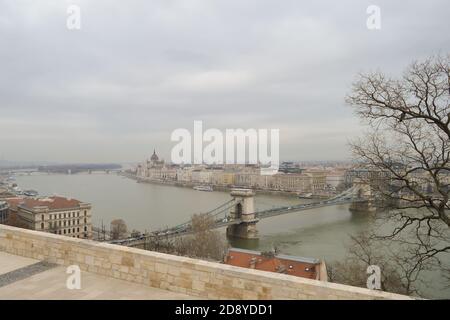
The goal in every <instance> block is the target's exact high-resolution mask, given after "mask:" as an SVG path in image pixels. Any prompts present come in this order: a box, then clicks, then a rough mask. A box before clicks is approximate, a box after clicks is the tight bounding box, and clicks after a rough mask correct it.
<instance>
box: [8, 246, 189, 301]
mask: <svg viewBox="0 0 450 320" xmlns="http://www.w3.org/2000/svg"><path fill="white" fill-rule="evenodd" d="M68 276H69V275H68V274H66V267H64V266H58V265H56V264H51V263H47V262H42V261H39V260H35V259H30V258H24V257H20V256H16V255H12V254H9V253H6V252H0V299H36V300H41V299H44V300H53V299H63V300H64V299H114V300H120V299H134V300H139V299H151V300H157V299H179V300H183V299H196V297H194V296H189V295H187V294H182V293H177V292H171V291H168V290H162V289H159V288H153V287H149V286H145V285H143V284H136V283H131V282H128V281H125V280H119V279H114V278H110V277H106V276H101V275H97V274H94V273H91V272H83V273H82V277H81V289H80V290H69V289H67V287H66V280H67V277H68Z"/></svg>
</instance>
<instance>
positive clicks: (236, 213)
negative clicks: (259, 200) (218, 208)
mask: <svg viewBox="0 0 450 320" xmlns="http://www.w3.org/2000/svg"><path fill="white" fill-rule="evenodd" d="M231 196H232V197H233V198H234V199H235V200H236V205H235V206H234V207H233V208H232V209H231V212H230V218H231V219H232V220H234V219H240V220H241V223H239V224H233V225H230V226H228V227H227V236H229V237H233V238H241V239H258V230H257V229H256V223H257V222H258V221H259V219H258V218H256V217H255V201H254V196H255V193H254V192H253V190H250V189H233V190H231Z"/></svg>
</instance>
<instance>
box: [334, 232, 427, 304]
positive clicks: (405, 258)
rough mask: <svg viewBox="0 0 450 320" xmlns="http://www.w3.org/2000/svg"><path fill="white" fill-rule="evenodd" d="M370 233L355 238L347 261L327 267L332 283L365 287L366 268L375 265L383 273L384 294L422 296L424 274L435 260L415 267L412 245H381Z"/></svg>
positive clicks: (381, 279)
mask: <svg viewBox="0 0 450 320" xmlns="http://www.w3.org/2000/svg"><path fill="white" fill-rule="evenodd" d="M371 233H372V232H367V231H366V232H364V233H360V234H358V235H357V236H353V237H352V238H351V243H350V246H349V250H348V254H347V256H346V257H345V259H344V260H342V261H340V262H335V263H330V264H328V265H327V272H328V279H329V281H331V282H337V283H343V284H348V285H353V286H358V287H366V285H367V278H368V274H367V267H368V266H373V265H376V266H378V267H379V268H380V270H381V278H380V284H381V288H380V289H381V290H383V291H389V292H394V293H399V294H406V295H416V296H422V293H421V292H420V290H419V287H420V286H422V287H424V286H426V283H425V282H424V281H423V279H422V278H421V275H422V272H423V271H429V270H433V269H434V267H435V263H434V261H432V260H433V259H428V260H424V261H422V262H421V263H416V261H414V260H411V259H410V253H409V250H411V247H410V246H409V245H405V244H399V243H393V242H391V241H388V240H384V241H379V240H376V239H375V238H373V237H371Z"/></svg>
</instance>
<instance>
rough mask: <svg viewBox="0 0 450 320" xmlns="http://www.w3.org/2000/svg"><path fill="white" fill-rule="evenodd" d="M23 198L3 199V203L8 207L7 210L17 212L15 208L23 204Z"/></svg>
mask: <svg viewBox="0 0 450 320" xmlns="http://www.w3.org/2000/svg"><path fill="white" fill-rule="evenodd" d="M23 200H24V199H23V198H20V197H14V198H7V199H4V201H6V202H7V203H8V205H9V208H10V209H11V210H17V206H18V205H19V204H20V203H22V202H23Z"/></svg>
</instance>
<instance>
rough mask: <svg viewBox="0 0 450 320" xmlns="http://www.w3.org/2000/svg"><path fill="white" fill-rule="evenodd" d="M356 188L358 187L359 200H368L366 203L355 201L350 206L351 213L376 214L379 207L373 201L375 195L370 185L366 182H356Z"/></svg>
mask: <svg viewBox="0 0 450 320" xmlns="http://www.w3.org/2000/svg"><path fill="white" fill-rule="evenodd" d="M353 185H354V186H357V187H358V198H359V199H366V200H365V201H357V202H356V201H355V202H353V203H352V204H351V205H350V208H349V210H350V211H351V212H355V213H357V212H374V211H376V210H377V207H376V206H375V204H374V201H373V194H372V189H371V187H370V185H369V184H368V183H366V182H364V181H358V180H357V181H355V182H354V183H353Z"/></svg>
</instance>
